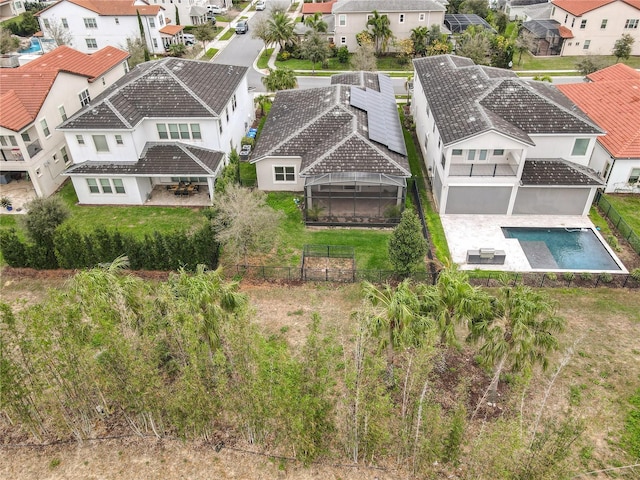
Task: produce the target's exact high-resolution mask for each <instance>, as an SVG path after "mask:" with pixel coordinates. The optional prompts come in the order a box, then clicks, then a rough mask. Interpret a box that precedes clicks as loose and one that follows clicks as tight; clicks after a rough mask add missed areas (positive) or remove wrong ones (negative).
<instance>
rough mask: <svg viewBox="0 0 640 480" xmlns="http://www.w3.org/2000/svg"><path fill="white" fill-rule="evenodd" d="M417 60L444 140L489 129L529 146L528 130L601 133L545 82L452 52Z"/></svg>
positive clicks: (477, 133)
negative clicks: (480, 64) (529, 78)
mask: <svg viewBox="0 0 640 480" xmlns="http://www.w3.org/2000/svg"><path fill="white" fill-rule="evenodd" d="M413 64H414V68H415V71H416V77H417V78H418V80H419V82H420V85H421V86H422V88H423V90H424V92H425V95H426V97H427V102H428V103H429V106H430V109H431V112H432V113H433V115H434V117H435V121H436V124H437V126H438V130H439V132H440V136H441V137H442V141H443V142H444V144H445V145H448V144H452V143H455V142H458V141H461V140H464V139H466V138H470V137H473V136H476V135H479V134H482V133H485V132H489V131H495V132H498V133H501V134H503V135H506V136H508V137H511V138H513V139H515V140H518V141H520V142H523V143H526V144H530V145H533V144H534V142H533V140H532V139H531V137H530V135H536V134H541V135H543V134H592V135H597V134H600V133H602V131H601V130H600V129H599V128H598V127H597V126H596V125H594V124H593V123H592V122H591V121H590V120H589V119H588V118H587V117H586V116H585V115H584V114H583V113H582V112H581V111H580V109H579V108H577V107H576V106H575V105H574V104H573V103H572V102H570V101H569V100H568V99H567V98H566V97H565V96H564V95H562V94H561V93H560V92H558V90H557V89H556V88H555V87H553V86H552V85H549V84H547V83H544V82H535V81H527V80H523V79H520V78H518V77H517V76H516V74H515V73H514V72H511V71H509V70H500V69H496V68H487V67H482V66H479V65H475V64H474V63H473V62H472V61H471V60H469V59H462V58H461V57H456V56H453V55H439V56H434V57H425V58H420V59H414V61H413Z"/></svg>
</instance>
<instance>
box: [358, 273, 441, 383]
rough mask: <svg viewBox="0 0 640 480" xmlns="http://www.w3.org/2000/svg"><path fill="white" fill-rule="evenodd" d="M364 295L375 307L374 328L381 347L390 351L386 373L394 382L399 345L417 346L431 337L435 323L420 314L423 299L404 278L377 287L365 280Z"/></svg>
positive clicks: (372, 323)
mask: <svg viewBox="0 0 640 480" xmlns="http://www.w3.org/2000/svg"><path fill="white" fill-rule="evenodd" d="M363 290H364V296H365V299H366V300H367V302H368V303H369V304H370V305H371V306H372V307H373V308H374V313H373V316H372V317H371V326H372V331H373V333H374V334H375V335H377V336H379V337H380V344H381V347H382V348H386V351H387V373H388V376H389V383H390V384H393V357H394V352H395V349H396V348H402V347H409V346H418V345H421V344H422V343H423V342H424V341H425V340H427V339H429V338H430V335H429V332H430V331H431V327H432V324H431V322H430V321H429V320H428V319H427V317H425V316H423V315H421V314H420V302H419V300H418V297H417V296H416V294H415V292H414V291H413V290H412V288H411V283H410V281H409V280H408V279H407V280H404V281H403V282H402V283H400V284H399V285H398V286H397V287H396V288H393V287H391V286H390V285H388V284H387V285H384V286H383V287H382V288H378V287H376V286H375V285H373V284H371V283H369V282H365V283H364V285H363Z"/></svg>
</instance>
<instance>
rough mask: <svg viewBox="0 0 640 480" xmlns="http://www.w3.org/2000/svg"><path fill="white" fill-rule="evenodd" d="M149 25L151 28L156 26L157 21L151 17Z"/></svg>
mask: <svg viewBox="0 0 640 480" xmlns="http://www.w3.org/2000/svg"><path fill="white" fill-rule="evenodd" d="M149 26H150V27H151V28H156V21H155V20H154V19H153V18H152V17H149Z"/></svg>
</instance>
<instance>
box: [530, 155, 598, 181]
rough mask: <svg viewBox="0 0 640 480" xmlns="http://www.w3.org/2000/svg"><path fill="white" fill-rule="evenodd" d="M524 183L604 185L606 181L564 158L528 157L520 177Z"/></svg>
mask: <svg viewBox="0 0 640 480" xmlns="http://www.w3.org/2000/svg"><path fill="white" fill-rule="evenodd" d="M520 182H521V183H522V185H525V186H528V185H556V186H590V187H592V186H598V187H600V186H603V185H604V184H605V182H604V181H603V180H602V179H601V178H599V177H598V176H597V174H596V173H595V172H594V171H593V170H591V169H589V168H587V167H583V166H580V165H577V164H575V163H571V162H568V161H566V160H563V159H560V158H558V159H534V158H528V159H527V160H525V162H524V167H523V168H522V176H521V177H520Z"/></svg>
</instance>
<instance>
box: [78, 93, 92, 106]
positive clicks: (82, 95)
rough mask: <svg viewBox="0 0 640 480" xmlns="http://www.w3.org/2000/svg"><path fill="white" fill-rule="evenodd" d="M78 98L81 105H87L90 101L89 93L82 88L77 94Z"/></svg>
mask: <svg viewBox="0 0 640 480" xmlns="http://www.w3.org/2000/svg"><path fill="white" fill-rule="evenodd" d="M78 98H80V106H81V107H84V106H85V105H89V102H90V101H91V95H89V90H84V91H83V92H81V93H80V95H78Z"/></svg>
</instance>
